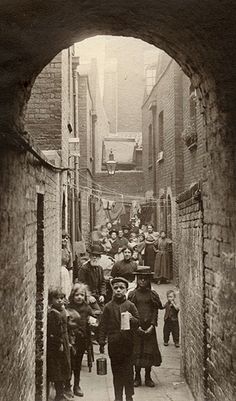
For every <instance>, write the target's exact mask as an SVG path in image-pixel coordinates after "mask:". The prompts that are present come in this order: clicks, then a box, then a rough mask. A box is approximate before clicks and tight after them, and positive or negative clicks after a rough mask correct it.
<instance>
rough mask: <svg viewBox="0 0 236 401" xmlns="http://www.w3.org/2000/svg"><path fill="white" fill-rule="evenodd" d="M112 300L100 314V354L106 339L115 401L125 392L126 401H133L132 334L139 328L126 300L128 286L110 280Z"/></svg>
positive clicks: (135, 313) (135, 314)
mask: <svg viewBox="0 0 236 401" xmlns="http://www.w3.org/2000/svg"><path fill="white" fill-rule="evenodd" d="M111 285H112V288H113V298H112V300H111V301H110V302H108V303H107V304H106V305H105V307H104V311H103V315H102V318H101V322H100V330H99V345H100V352H101V353H104V345H105V340H106V336H107V337H108V354H109V357H110V359H111V369H112V374H113V385H114V392H115V401H122V399H123V389H125V395H126V401H132V400H133V398H132V397H133V395H134V385H133V333H134V331H135V330H136V329H137V328H138V325H139V315H138V311H137V309H136V306H135V305H134V304H133V303H132V302H130V301H129V300H127V299H126V292H127V289H128V286H129V282H128V281H127V280H126V279H124V278H122V277H116V278H114V279H112V280H111Z"/></svg>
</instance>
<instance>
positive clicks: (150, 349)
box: [133, 329, 162, 368]
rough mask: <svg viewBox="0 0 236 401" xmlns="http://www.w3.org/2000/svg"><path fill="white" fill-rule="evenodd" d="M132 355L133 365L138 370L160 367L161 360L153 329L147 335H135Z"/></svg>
mask: <svg viewBox="0 0 236 401" xmlns="http://www.w3.org/2000/svg"><path fill="white" fill-rule="evenodd" d="M133 355H134V365H135V366H138V367H140V368H150V367H151V366H160V365H161V362H162V358H161V353H160V350H159V347H158V343H157V335H156V330H155V329H154V330H153V331H152V333H151V334H149V335H140V334H135V337H134V353H133Z"/></svg>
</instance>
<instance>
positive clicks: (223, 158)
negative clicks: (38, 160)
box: [0, 0, 236, 401]
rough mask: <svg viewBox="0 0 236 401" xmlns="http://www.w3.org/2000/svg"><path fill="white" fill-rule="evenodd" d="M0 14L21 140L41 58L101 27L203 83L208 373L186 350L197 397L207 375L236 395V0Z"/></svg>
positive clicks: (167, 0)
mask: <svg viewBox="0 0 236 401" xmlns="http://www.w3.org/2000/svg"><path fill="white" fill-rule="evenodd" d="M0 19H1V21H0V22H1V40H0V46H1V47H0V54H1V62H0V72H1V73H0V89H1V90H0V143H1V141H6V140H8V141H11V139H13V138H14V142H17V141H18V139H17V136H18V137H19V136H20V135H21V134H22V133H23V131H24V125H23V114H24V107H25V105H26V102H27V100H28V99H29V96H30V90H31V87H32V85H33V83H34V80H35V78H36V76H37V75H38V74H39V72H40V71H41V70H42V69H43V67H44V66H45V65H46V64H47V63H48V62H49V61H50V60H51V59H52V58H53V57H54V56H55V55H56V54H57V53H58V52H59V51H60V50H62V49H63V48H66V47H68V46H69V45H71V44H73V43H74V42H76V41H79V40H83V39H85V38H87V37H90V36H93V35H96V34H112V35H123V36H133V37H136V38H140V39H142V40H145V41H147V42H149V43H151V44H154V45H156V46H157V47H159V48H161V49H163V50H165V51H166V52H167V53H168V54H169V55H170V56H171V57H173V58H174V59H175V60H176V61H177V62H178V63H179V64H180V65H181V67H182V69H183V70H184V72H185V73H186V74H187V75H188V76H189V77H190V78H191V80H192V83H193V85H194V86H195V87H196V88H198V95H199V98H200V100H201V105H202V110H203V116H204V121H205V127H206V136H205V143H204V146H205V155H204V159H203V173H202V177H201V178H202V200H201V201H202V208H203V218H202V225H203V230H202V236H203V250H204V255H203V260H202V263H203V265H204V270H205V271H206V272H207V274H206V277H205V284H204V285H205V287H206V288H205V287H204V288H205V290H204V288H203V289H202V291H205V293H204V296H206V301H205V302H206V303H207V304H205V306H206V307H207V316H206V317H207V322H206V326H205V328H206V329H207V330H206V332H205V335H206V338H207V341H208V345H209V347H208V351H207V355H205V362H206V363H207V365H206V366H204V367H207V369H208V373H209V375H208V377H206V376H205V377H202V378H199V377H196V376H194V373H193V371H195V370H196V371H197V367H196V369H195V366H192V367H191V360H189V361H187V362H188V363H190V368H189V369H190V370H191V369H192V372H190V375H189V381H190V382H191V380H192V382H191V385H192V389H193V390H194V392H195V396H196V399H197V400H198V401H203V399H202V394H203V392H204V391H205V390H204V388H202V382H203V381H204V380H206V381H207V383H205V384H206V385H207V387H208V393H207V400H208V401H213V400H214V401H215V400H217V401H218V400H220V399H223V398H224V397H226V396H227V398H225V399H228V400H229V401H231V400H233V397H234V394H233V392H234V389H233V387H234V384H233V380H234V379H233V377H232V369H236V367H235V366H236V361H235V359H234V358H233V348H234V347H235V342H236V341H235V337H234V334H233V333H235V331H236V322H235V321H234V320H233V316H235V315H234V314H233V307H232V308H229V306H228V305H229V304H228V300H230V303H231V304H232V305H234V304H235V303H236V301H235V292H234V287H233V285H232V283H235V281H236V280H235V273H234V272H235V265H234V261H235V247H234V239H235V227H236V221H235V204H236V196H235V195H236V191H235V177H236V174H235V148H236V146H235V145H236V144H235V138H236V135H235V126H236V124H235V104H236V69H235V65H236V50H235V42H236V41H235V39H236V28H235V27H236V5H235V1H233V0H224V1H222V0H208V1H201V2H200V1H195V0H189V1H184V0H179V1H176V0H146V1H144V0H136V1H134V0H129V1H127V0H119V1H117V0H115V1H114V0H84V1H79V0H67V1H45V0H41V1H37V2H36V1H35V2H29V1H27V0H21V1H20V0H15V1H13V0H4V1H2V4H1V15H0ZM127 62H128V61H127ZM24 136H25V137H26V138H27V134H24ZM201 257H202V256H201V254H200V256H199V258H201ZM200 291H201V288H200ZM212 294H214V297H213V296H212ZM225 294H227V298H226V297H225ZM213 298H214V299H213ZM200 307H202V305H201V306H200ZM201 324H202V322H201ZM190 334H193V333H190ZM191 341H195V340H194V336H193V337H192V338H191ZM195 345H196V346H197V344H195ZM190 359H191V355H190ZM201 362H202V361H200V364H201ZM202 368H203V366H202ZM217 372H220V375H219V374H218V373H217ZM200 375H202V376H204V372H203V371H202V372H200ZM191 377H192V379H191ZM201 380H202V382H201ZM194 381H197V385H196V386H195V385H194ZM194 386H195V388H194ZM198 387H199V388H198ZM220 397H221V398H220ZM222 397H223V398H222Z"/></svg>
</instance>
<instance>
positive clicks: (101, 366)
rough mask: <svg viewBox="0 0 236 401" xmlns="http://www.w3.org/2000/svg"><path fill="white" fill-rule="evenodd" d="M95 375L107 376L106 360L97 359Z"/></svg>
mask: <svg viewBox="0 0 236 401" xmlns="http://www.w3.org/2000/svg"><path fill="white" fill-rule="evenodd" d="M96 363H97V375H106V374H107V359H106V358H104V357H101V358H98V359H97V361H96Z"/></svg>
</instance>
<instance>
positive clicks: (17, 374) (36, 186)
mask: <svg viewBox="0 0 236 401" xmlns="http://www.w3.org/2000/svg"><path fill="white" fill-rule="evenodd" d="M0 170H1V177H0V186H1V188H2V190H1V194H0V203H1V216H0V218H1V226H0V238H1V251H0V257H1V271H0V287H1V290H0V295H1V298H2V305H4V307H2V308H1V312H0V314H1V319H0V321H1V322H4V327H2V329H1V330H0V343H1V344H4V346H2V347H1V361H2V362H1V397H0V398H1V399H2V400H4V401H19V400H22V401H32V400H34V399H35V352H36V350H35V346H36V344H35V323H36V322H35V313H36V303H35V302H36V288H37V283H36V262H37V244H36V238H37V192H41V193H42V194H43V196H44V272H45V273H44V276H42V282H43V281H44V287H43V288H41V301H40V302H41V304H40V305H41V309H40V310H41V315H43V322H42V330H43V331H42V333H43V337H42V342H41V346H43V357H42V360H41V362H42V366H41V372H43V373H44V378H43V380H42V377H41V378H38V383H39V382H40V381H41V384H42V387H41V393H42V394H43V400H45V391H46V390H45V384H46V383H45V373H46V366H45V362H46V360H45V350H46V319H45V318H46V312H47V289H48V286H49V285H50V284H56V283H58V284H59V279H60V275H59V273H60V258H61V256H60V249H61V231H60V180H59V177H58V174H56V173H53V172H51V171H47V170H46V169H45V168H43V167H42V166H41V165H40V163H39V162H38V161H37V160H36V159H34V158H33V157H32V156H30V155H29V154H26V153H24V152H21V154H19V153H18V152H17V151H15V150H13V149H11V150H10V149H6V148H5V149H3V148H1V157H0ZM19 183H20V185H19ZM9 244H10V247H9ZM42 282H41V284H42ZM38 285H39V286H40V283H39V282H38ZM37 306H38V307H39V303H38V304H37ZM9 372H11V374H10V375H9Z"/></svg>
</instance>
